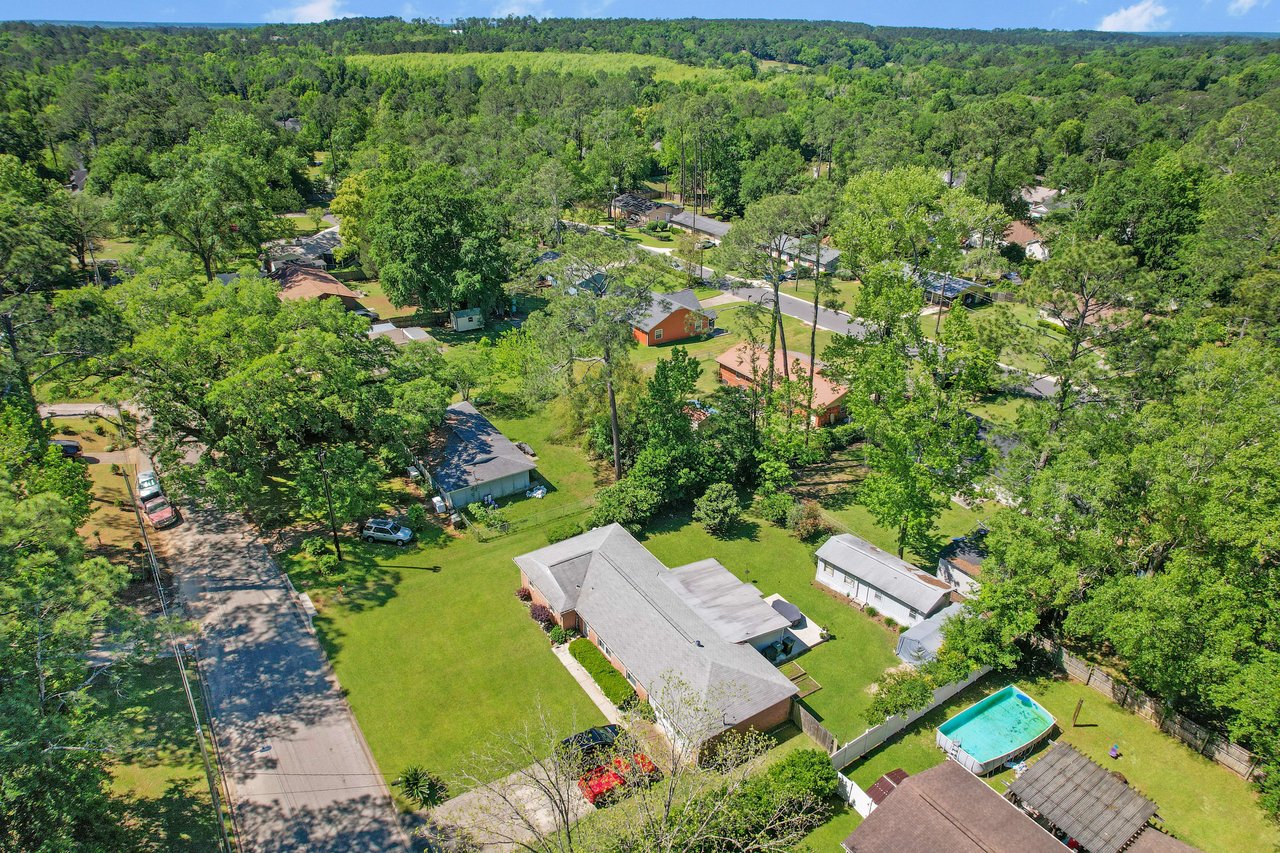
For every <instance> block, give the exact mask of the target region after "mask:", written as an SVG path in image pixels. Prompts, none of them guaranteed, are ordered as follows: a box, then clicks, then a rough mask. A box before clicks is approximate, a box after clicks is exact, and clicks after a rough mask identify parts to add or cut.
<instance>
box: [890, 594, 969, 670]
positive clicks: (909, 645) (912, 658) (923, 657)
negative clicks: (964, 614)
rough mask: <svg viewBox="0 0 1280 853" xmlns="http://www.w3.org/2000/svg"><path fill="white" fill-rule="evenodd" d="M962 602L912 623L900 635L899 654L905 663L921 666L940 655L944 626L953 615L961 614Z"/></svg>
mask: <svg viewBox="0 0 1280 853" xmlns="http://www.w3.org/2000/svg"><path fill="white" fill-rule="evenodd" d="M963 608H964V605H962V604H953V605H951V606H950V607H948V608H946V609H945V610H940V611H938V612H937V613H935V614H933V615H932V616H930V617H929V618H928V619H926V620H924V621H923V622H920V623H918V624H915V625H912V626H911V627H910V628H908V629H907V630H905V631H903V632H902V633H901V634H899V635H898V648H897V655H898V657H899V658H901V659H902V661H903V662H904V663H909V664H911V665H912V666H919V665H920V664H922V663H928V662H929V661H931V660H933V659H934V658H935V657H937V656H938V649H940V648H942V626H943V624H944V623H946V621H947V620H948V619H950V618H951V617H952V616H956V615H959V613H960V611H961V610H962V609H963Z"/></svg>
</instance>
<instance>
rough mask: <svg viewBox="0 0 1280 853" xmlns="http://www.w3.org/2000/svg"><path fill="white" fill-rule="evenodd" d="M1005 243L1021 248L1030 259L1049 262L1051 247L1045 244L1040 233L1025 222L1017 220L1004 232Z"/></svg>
mask: <svg viewBox="0 0 1280 853" xmlns="http://www.w3.org/2000/svg"><path fill="white" fill-rule="evenodd" d="M1004 241H1005V242H1006V243H1013V244H1014V245H1016V246H1021V247H1022V250H1023V251H1024V252H1026V254H1027V257H1028V258H1033V259H1034V260H1037V261H1047V260H1049V245H1048V244H1047V243H1045V241H1044V237H1041V236H1040V232H1039V231H1037V230H1036V229H1034V228H1032V227H1031V226H1030V225H1028V224H1027V223H1025V222H1022V221H1020V220H1016V221H1014V222H1011V223H1010V224H1009V227H1008V228H1006V229H1005V230H1004Z"/></svg>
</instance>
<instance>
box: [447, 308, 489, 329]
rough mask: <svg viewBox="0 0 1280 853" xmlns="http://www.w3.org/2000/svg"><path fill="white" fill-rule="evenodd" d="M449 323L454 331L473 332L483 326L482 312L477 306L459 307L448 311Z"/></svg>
mask: <svg viewBox="0 0 1280 853" xmlns="http://www.w3.org/2000/svg"><path fill="white" fill-rule="evenodd" d="M449 324H450V325H451V326H453V330H454V331H455V332H473V331H475V330H476V329H483V328H484V312H483V311H481V310H480V309H479V308H459V309H458V310H456V311H450V312H449Z"/></svg>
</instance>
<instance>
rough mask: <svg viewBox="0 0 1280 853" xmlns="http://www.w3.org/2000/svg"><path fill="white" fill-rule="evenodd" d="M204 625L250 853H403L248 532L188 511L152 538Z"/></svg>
mask: <svg viewBox="0 0 1280 853" xmlns="http://www.w3.org/2000/svg"><path fill="white" fill-rule="evenodd" d="M154 539H155V542H156V546H157V549H158V550H159V551H160V552H161V553H162V554H163V555H164V556H165V557H166V559H167V561H168V564H169V567H170V569H171V570H172V572H173V573H174V576H175V578H176V580H177V584H178V589H179V595H180V598H181V600H182V602H183V605H184V609H185V615H186V617H187V618H190V619H194V620H196V621H198V622H199V624H200V626H201V629H202V639H201V641H200V657H201V669H202V670H203V673H204V676H205V681H206V683H207V685H208V688H209V705H210V708H209V711H210V714H211V716H212V719H213V723H214V726H213V728H214V734H215V736H216V737H217V740H218V747H219V753H220V757H221V760H222V771H223V775H224V776H225V778H226V779H227V784H228V786H229V787H230V789H231V790H230V799H231V802H232V803H233V806H234V809H235V814H236V829H237V831H238V833H239V836H240V842H241V845H242V849H243V850H244V851H246V853H283V851H307V853H338V852H339V851H343V853H347V851H351V853H360V852H361V851H369V853H372V851H387V850H406V849H408V846H409V842H408V838H407V836H406V835H405V833H404V830H403V829H402V828H401V825H400V823H399V818H398V816H397V813H396V810H395V807H394V805H393V803H392V801H391V796H390V793H389V792H388V790H387V787H386V785H385V783H384V782H383V779H382V775H381V774H380V773H379V772H378V768H377V765H376V764H375V763H374V761H373V758H372V756H371V755H370V754H369V748H368V745H367V744H366V743H365V740H364V735H363V734H362V733H361V732H360V727H359V726H358V725H357V724H356V721H355V718H354V717H353V716H352V714H351V709H350V707H349V706H348V705H347V701H346V699H345V697H344V696H343V695H342V692H341V688H340V687H339V685H338V682H337V679H336V678H335V677H334V675H333V672H332V671H331V670H330V668H329V664H328V661H327V660H326V658H325V655H324V652H323V651H322V650H321V648H320V643H319V642H318V641H317V639H316V637H315V635H314V634H312V633H311V631H310V630H309V629H308V628H307V625H306V623H305V621H304V619H303V616H302V614H301V612H300V611H299V610H298V609H297V606H296V605H295V604H294V603H293V600H292V598H291V596H290V593H289V591H288V589H287V588H286V586H285V581H284V578H283V576H282V575H281V574H280V572H279V571H277V570H276V568H275V567H274V566H273V565H272V563H271V561H270V559H269V558H268V556H267V552H266V549H265V548H264V547H263V546H262V545H261V544H260V543H258V542H256V541H255V540H254V537H253V534H252V528H250V526H249V525H248V524H247V523H245V522H244V521H242V520H240V519H238V518H236V517H235V516H233V515H230V514H226V513H219V512H213V511H188V512H187V513H186V515H185V517H184V519H183V521H182V523H181V524H180V525H178V526H177V527H175V528H172V529H170V530H168V531H161V532H159V533H157V534H156V535H155V537H154Z"/></svg>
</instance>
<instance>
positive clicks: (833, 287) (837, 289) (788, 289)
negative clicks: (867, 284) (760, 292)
mask: <svg viewBox="0 0 1280 853" xmlns="http://www.w3.org/2000/svg"><path fill="white" fill-rule="evenodd" d="M824 284H825V286H826V287H829V288H830V290H827V291H826V293H827V294H828V295H825V296H824V297H823V301H824V302H825V301H826V300H827V299H830V298H832V297H834V298H835V299H836V300H838V301H839V302H840V309H841V310H842V311H850V310H852V309H853V306H854V303H855V301H856V300H857V298H858V293H859V291H861V290H862V282H860V281H857V280H854V281H844V280H842V279H838V278H834V277H831V276H828V277H827V278H826V280H825V282H824ZM782 292H783V293H785V294H787V295H788V296H796V297H799V298H800V299H807V300H809V301H810V302H812V301H813V279H811V278H805V279H797V280H796V281H793V282H789V283H788V284H785V285H783V287H782ZM824 307H825V306H824Z"/></svg>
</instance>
